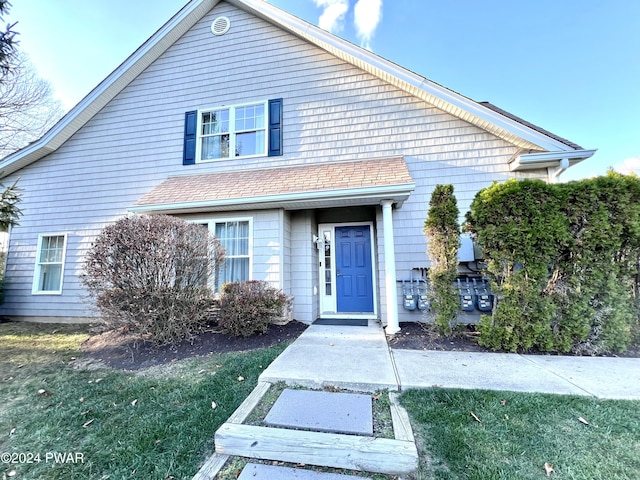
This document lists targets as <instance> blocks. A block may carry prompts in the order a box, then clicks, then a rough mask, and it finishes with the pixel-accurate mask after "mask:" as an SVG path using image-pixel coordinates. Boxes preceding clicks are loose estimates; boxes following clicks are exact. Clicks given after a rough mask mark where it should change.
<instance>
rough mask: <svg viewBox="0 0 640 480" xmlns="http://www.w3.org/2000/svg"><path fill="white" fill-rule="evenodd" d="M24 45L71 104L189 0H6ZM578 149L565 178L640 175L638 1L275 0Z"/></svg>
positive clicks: (374, 50) (62, 97)
mask: <svg viewBox="0 0 640 480" xmlns="http://www.w3.org/2000/svg"><path fill="white" fill-rule="evenodd" d="M12 3H13V7H12V9H11V12H10V15H9V16H7V17H6V18H5V19H4V20H5V22H7V21H10V22H13V21H17V22H18V25H17V26H16V27H15V29H16V30H17V31H18V32H19V33H20V35H19V40H20V48H21V49H22V50H23V51H24V52H26V53H27V54H28V55H29V57H30V58H31V61H32V63H33V64H34V65H35V67H36V69H37V71H38V73H39V74H40V76H41V77H43V78H45V79H47V80H49V82H50V83H51V84H52V86H53V88H54V90H55V92H56V95H57V96H58V98H60V99H61V100H62V102H63V104H64V106H65V107H66V108H70V107H72V106H73V105H74V104H75V103H77V102H78V101H79V100H81V99H82V97H83V96H84V95H86V94H87V93H89V92H90V91H91V89H93V88H94V87H95V86H96V85H97V84H98V83H99V82H100V81H101V80H103V79H104V77H106V76H107V75H108V74H109V73H111V71H113V69H115V68H116V67H117V66H118V65H119V64H120V63H121V62H122V61H123V60H125V58H126V57H127V56H129V55H130V54H131V53H133V51H134V50H135V49H136V48H137V47H138V46H140V45H141V44H142V43H143V42H144V41H145V40H146V39H147V38H148V37H149V36H151V35H152V34H153V33H154V32H155V31H156V30H157V29H158V28H159V27H160V26H162V24H163V23H164V22H166V21H167V20H168V19H169V18H170V17H171V16H172V15H173V14H174V13H176V12H177V11H178V10H179V9H180V8H181V7H182V6H183V5H184V4H186V0H90V1H87V0H55V1H54V0H12ZM270 3H272V4H274V5H276V6H278V7H280V8H282V9H284V10H286V11H288V12H289V13H292V14H294V15H296V16H298V17H300V18H303V19H305V20H307V21H309V22H311V23H313V24H315V25H321V26H322V27H323V28H325V29H328V30H331V31H332V32H333V33H336V34H338V35H340V36H342V37H344V38H346V39H347V40H349V41H352V42H353V43H356V44H360V45H363V46H366V47H368V48H370V49H371V50H372V51H373V52H375V53H377V54H378V55H381V56H383V57H385V58H387V59H389V60H391V61H393V62H395V63H397V64H400V65H402V66H403V67H405V68H408V69H409V70H412V71H414V72H416V73H418V74H420V75H423V76H425V77H427V78H429V79H430V80H432V81H434V82H437V83H439V84H441V85H444V86H446V87H448V88H450V89H452V90H455V91H457V92H459V93H461V94H463V95H465V96H467V97H470V98H472V99H474V100H477V101H485V100H487V101H490V102H492V103H494V104H495V105H497V106H499V107H501V108H503V109H505V110H507V111H509V112H511V113H513V114H515V115H518V116H520V117H522V118H524V119H526V120H528V121H530V122H532V123H535V124H537V125H540V126H541V127H544V128H546V129H547V130H550V131H552V132H554V133H556V134H558V135H561V136H563V137H565V138H568V139H570V140H572V141H573V142H576V143H578V144H579V145H581V146H582V147H584V148H587V149H591V148H597V149H598V152H597V153H596V155H595V156H594V157H592V158H591V159H589V160H587V161H585V162H582V163H581V164H580V165H578V166H576V167H572V168H571V169H569V171H567V172H566V173H565V174H564V175H563V176H562V178H563V179H564V180H571V179H575V178H583V177H588V176H591V175H598V174H603V173H605V172H606V170H607V168H608V167H611V166H613V167H614V168H616V169H618V170H621V171H625V172H628V171H631V170H634V171H636V172H637V173H640V2H635V1H630V0H608V1H607V2H602V1H600V0H536V1H519V0H483V1H482V2H480V1H477V0H456V1H449V0H270Z"/></svg>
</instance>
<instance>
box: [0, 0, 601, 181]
mask: <svg viewBox="0 0 640 480" xmlns="http://www.w3.org/2000/svg"><path fill="white" fill-rule="evenodd" d="M221 1H223V0H191V1H190V2H189V3H188V4H187V5H186V6H185V7H183V8H182V9H181V10H180V11H179V12H178V13H177V14H176V15H174V16H173V17H172V18H171V19H170V20H169V21H168V22H167V23H165V24H164V25H163V26H162V27H161V28H160V29H159V30H158V31H157V32H156V33H154V34H153V35H152V36H151V37H150V38H149V39H148V40H147V41H146V42H145V43H144V44H143V45H142V46H141V47H140V48H138V49H137V50H136V51H135V52H134V53H133V54H132V55H131V56H130V57H129V58H127V59H126V60H125V61H124V62H123V63H122V64H121V65H120V66H119V67H118V68H116V69H115V70H114V71H113V72H112V73H111V74H110V75H109V76H108V77H107V78H106V79H105V80H103V81H102V82H101V83H100V84H99V85H98V86H97V87H96V88H95V89H93V90H92V91H91V92H90V93H89V94H88V95H87V96H86V97H85V98H84V99H82V100H81V101H80V103H78V104H77V105H76V106H75V107H74V108H73V109H71V111H69V113H67V115H65V116H64V117H63V118H62V119H61V120H60V121H59V122H58V123H57V124H56V125H55V126H54V127H53V128H52V129H51V130H49V131H48V132H47V133H46V134H45V135H44V136H43V137H42V138H40V139H39V140H37V141H35V142H33V143H32V144H30V145H28V146H26V147H25V148H23V149H22V150H19V151H18V152H15V153H13V154H11V155H9V156H7V157H6V158H5V159H4V160H2V161H0V178H2V177H4V176H7V175H9V174H10V173H12V172H15V171H17V170H19V169H20V168H22V167H24V166H26V165H29V164H30V163H33V162H35V161H37V160H38V159H40V158H42V157H44V156H46V155H48V154H49V153H51V152H53V151H55V150H57V149H58V148H59V147H60V146H61V145H62V144H63V143H64V142H65V141H66V140H68V139H69V138H70V137H71V136H72V135H73V134H74V133H75V132H77V131H78V130H79V129H80V128H81V127H82V126H83V125H85V124H86V123H87V122H88V121H89V120H90V119H91V118H92V117H93V116H94V115H95V114H97V113H98V112H99V111H100V110H101V109H102V108H103V107H104V106H105V105H106V104H107V103H108V102H110V101H111V100H112V99H113V98H114V97H115V96H116V95H117V94H118V93H119V92H120V91H122V90H123V89H124V88H125V87H126V86H127V85H128V84H129V83H130V82H131V81H133V80H134V79H135V78H136V77H137V76H138V75H139V74H140V73H141V72H142V71H143V70H145V69H146V68H147V67H148V66H149V65H151V63H153V62H154V61H155V60H156V59H157V58H158V57H159V56H160V55H162V53H164V52H165V51H166V50H167V48H169V47H170V46H171V45H172V44H173V43H174V42H175V41H177V40H178V39H179V38H180V37H181V36H182V35H184V34H185V33H186V32H187V31H188V30H189V29H190V28H191V27H192V26H193V25H195V24H196V22H198V21H199V20H200V19H201V18H202V17H203V16H204V15H206V14H207V13H208V12H209V11H210V10H211V9H212V8H213V7H215V6H216V5H217V4H218V3H220V2H221ZM224 1H227V2H228V3H230V4H232V5H235V6H236V7H238V8H241V9H243V10H245V11H247V12H249V13H251V14H254V15H256V16H258V17H260V18H262V19H264V20H266V21H268V22H270V23H272V24H274V25H276V26H278V27H280V28H282V29H284V30H285V31H288V32H290V33H292V34H294V35H297V36H298V37H300V38H303V39H305V40H307V41H309V42H311V43H312V44H314V45H316V46H318V47H320V48H322V49H324V50H326V51H327V52H329V53H331V54H333V55H334V56H336V57H338V58H340V59H342V60H344V61H346V62H348V63H351V64H352V65H354V66H356V67H358V68H361V69H362V70H364V71H367V72H369V73H371V74H372V75H375V76H377V77H379V78H380V79H382V80H384V81H385V82H388V83H389V84H391V85H394V86H396V87H398V88H400V89H402V90H404V91H406V92H408V93H410V94H412V95H415V96H416V97H418V98H420V99H423V100H424V101H426V102H428V103H430V104H432V105H433V106H435V107H437V108H439V109H441V110H443V111H445V112H447V113H450V114H451V115H454V116H456V117H458V118H460V119H462V120H464V121H467V122H469V123H471V124H473V125H476V126H478V127H480V128H482V129H484V130H486V131H488V132H490V133H492V134H494V135H496V136H497V137H499V138H502V139H504V140H506V141H508V142H510V143H512V144H514V145H516V146H518V147H520V148H522V149H523V150H528V151H530V152H531V151H534V152H539V151H543V152H546V157H545V158H547V159H556V158H557V159H558V161H559V159H561V158H567V157H569V158H570V159H572V160H573V161H574V162H575V161H580V160H583V159H585V158H589V157H590V156H592V155H593V153H594V152H595V151H594V150H582V149H575V148H573V147H572V145H571V144H570V142H568V143H565V142H563V141H560V140H558V137H555V136H549V135H548V134H547V133H545V132H544V131H542V130H541V129H536V128H532V126H530V125H527V124H525V123H522V122H518V121H516V120H514V119H513V118H512V116H509V115H505V114H503V113H501V112H499V111H496V110H494V109H492V108H488V107H487V106H485V105H482V104H480V103H478V102H475V101H473V100H471V99H469V98H467V97H464V96H463V95H460V94H459V93H456V92H454V91H452V90H449V89H448V88H445V87H443V86H441V85H438V84H437V83H435V82H432V81H430V80H428V79H426V78H425V77H422V76H420V75H417V74H415V73H413V72H411V71H409V70H407V69H405V68H402V67H400V66H399V65H396V64H394V63H392V62H390V61H388V60H386V59H384V58H382V57H380V56H378V55H375V54H374V53H372V52H370V51H368V50H365V49H363V48H361V47H358V46H356V45H354V44H352V43H350V42H348V41H346V40H343V39H341V38H339V37H337V36H335V35H333V34H331V33H328V32H326V31H324V30H322V29H320V28H318V27H315V26H314V25H311V24H310V23H308V22H306V21H304V20H302V19H300V18H297V17H295V16H293V15H291V14H289V13H287V12H284V11H283V10H280V9H279V8H277V7H274V6H273V5H270V4H269V3H267V2H265V1H264V0H224ZM549 153H553V155H549ZM556 153H557V155H556ZM534 160H535V159H534ZM529 161H531V158H530V159H529Z"/></svg>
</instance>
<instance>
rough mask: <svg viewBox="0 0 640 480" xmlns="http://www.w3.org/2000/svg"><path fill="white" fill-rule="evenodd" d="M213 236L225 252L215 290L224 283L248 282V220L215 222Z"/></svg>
mask: <svg viewBox="0 0 640 480" xmlns="http://www.w3.org/2000/svg"><path fill="white" fill-rule="evenodd" d="M214 235H215V236H216V237H217V238H218V240H220V242H221V243H222V245H223V246H224V250H225V260H224V263H223V264H222V266H221V268H220V271H219V272H218V275H216V278H217V285H216V289H217V290H219V288H220V287H221V286H222V285H223V284H224V283H226V282H237V281H245V280H250V278H251V277H250V262H251V222H250V220H248V219H247V220H225V221H216V222H215V227H214Z"/></svg>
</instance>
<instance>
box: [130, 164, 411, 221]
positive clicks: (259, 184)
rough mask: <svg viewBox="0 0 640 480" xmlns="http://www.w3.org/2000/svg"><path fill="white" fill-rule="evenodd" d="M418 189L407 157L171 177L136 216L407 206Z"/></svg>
mask: <svg viewBox="0 0 640 480" xmlns="http://www.w3.org/2000/svg"><path fill="white" fill-rule="evenodd" d="M414 188H415V184H414V183H413V180H412V178H411V175H410V174H409V170H408V169H407V165H406V163H405V161H404V159H403V158H402V157H392V158H382V159H373V160H360V161H350V162H328V163H316V164H313V165H302V166H289V167H277V168H265V169H255V170H233V171H224V172H217V173H205V174H196V175H182V176H176V177H169V178H168V179H166V180H165V181H164V182H162V183H161V184H159V185H157V186H156V187H155V188H153V189H152V190H151V191H149V192H148V193H147V194H146V195H144V196H143V197H142V198H141V199H140V200H139V201H138V202H137V203H136V204H135V205H133V206H132V207H130V208H129V211H131V212H145V213H191V212H204V211H228V210H255V209H267V208H285V209H287V210H299V209H305V208H327V207H334V206H347V205H372V204H379V203H380V202H381V201H382V200H392V201H394V202H395V203H396V204H401V203H402V202H404V201H405V200H406V199H407V198H408V197H409V195H410V193H411V192H412V191H413V189H414Z"/></svg>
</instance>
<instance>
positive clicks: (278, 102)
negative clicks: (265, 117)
mask: <svg viewBox="0 0 640 480" xmlns="http://www.w3.org/2000/svg"><path fill="white" fill-rule="evenodd" d="M278 155H282V99H281V98H276V99H274V100H269V156H270V157H275V156H278Z"/></svg>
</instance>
